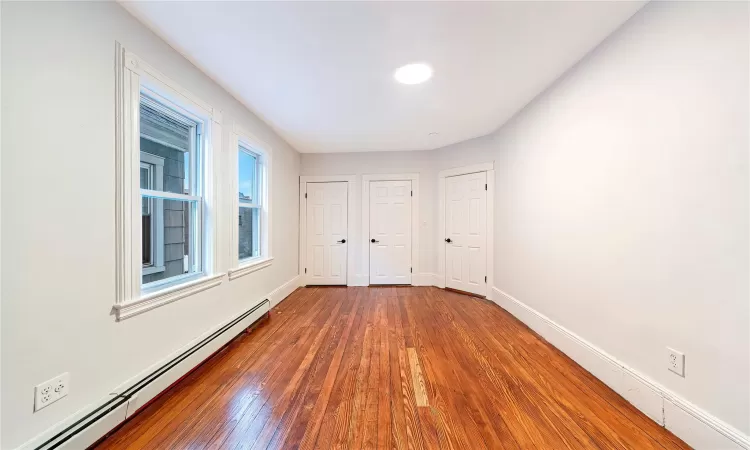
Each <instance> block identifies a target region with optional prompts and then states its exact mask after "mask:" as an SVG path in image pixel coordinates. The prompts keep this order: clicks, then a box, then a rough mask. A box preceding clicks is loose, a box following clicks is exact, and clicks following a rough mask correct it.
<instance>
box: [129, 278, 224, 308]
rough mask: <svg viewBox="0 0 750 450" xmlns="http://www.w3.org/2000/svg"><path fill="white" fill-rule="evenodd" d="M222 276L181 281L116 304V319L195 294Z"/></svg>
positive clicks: (216, 284) (215, 282)
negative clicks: (130, 300)
mask: <svg viewBox="0 0 750 450" xmlns="http://www.w3.org/2000/svg"><path fill="white" fill-rule="evenodd" d="M223 278H224V274H223V273H220V274H218V275H211V276H204V277H201V278H199V279H197V280H194V281H189V282H187V283H181V284H178V285H176V286H171V287H168V288H166V289H162V290H160V291H158V292H154V293H152V294H147V295H144V296H143V297H141V298H139V299H138V300H135V301H132V302H128V303H120V304H117V305H115V307H114V308H115V313H116V315H117V320H124V319H127V318H130V317H133V316H136V315H138V314H141V313H144V312H146V311H150V310H152V309H154V308H157V307H159V306H162V305H166V304H167V303H172V302H173V301H176V300H179V299H181V298H185V297H188V296H190V295H193V294H197V293H198V292H203V291H205V290H206V289H211V288H212V287H215V286H218V285H220V284H221V282H222V281H223Z"/></svg>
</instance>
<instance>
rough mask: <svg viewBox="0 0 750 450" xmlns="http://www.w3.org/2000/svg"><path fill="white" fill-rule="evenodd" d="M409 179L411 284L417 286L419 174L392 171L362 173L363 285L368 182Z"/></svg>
mask: <svg viewBox="0 0 750 450" xmlns="http://www.w3.org/2000/svg"><path fill="white" fill-rule="evenodd" d="M372 181H411V190H412V193H413V195H412V199H411V267H412V273H411V285H412V286H419V285H420V282H421V281H420V280H416V278H418V275H419V208H420V203H419V174H418V173H394V174H373V175H362V205H361V206H362V235H361V236H360V237H361V239H360V240H361V241H362V246H363V247H362V272H363V273H362V274H361V276H362V277H364V280H363V281H364V285H365V286H368V285H369V284H370V243H369V241H370V182H372Z"/></svg>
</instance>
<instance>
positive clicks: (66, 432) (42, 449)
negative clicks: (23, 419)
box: [34, 299, 271, 450]
mask: <svg viewBox="0 0 750 450" xmlns="http://www.w3.org/2000/svg"><path fill="white" fill-rule="evenodd" d="M270 304H271V301H270V300H269V299H265V300H263V301H261V302H260V303H258V304H257V305H256V306H254V307H253V308H251V309H250V310H248V311H247V312H245V313H243V314H242V315H240V316H239V317H237V318H236V319H234V320H232V321H231V322H229V323H227V324H226V325H224V326H222V327H221V328H219V329H218V330H216V331H214V332H213V333H211V334H210V335H209V336H207V337H205V338H204V339H202V340H201V341H200V342H198V343H197V344H195V345H194V346H192V347H190V348H189V349H187V350H185V351H184V352H182V353H180V354H179V355H178V356H176V357H174V358H173V359H171V360H170V361H169V362H167V363H166V364H164V365H163V366H161V367H159V368H158V369H156V370H154V371H153V372H151V373H150V374H148V375H147V376H145V377H143V378H142V379H140V380H139V381H137V382H136V383H134V384H133V385H132V386H130V387H129V388H127V389H126V390H124V391H123V392H122V393H120V394H118V395H116V396H113V397H112V399H111V400H109V401H107V402H106V403H104V404H102V405H101V406H99V407H98V408H96V409H94V410H93V411H91V412H89V413H88V414H86V415H85V416H83V417H81V418H79V419H78V420H76V421H75V422H73V423H72V424H71V425H69V426H68V427H66V428H65V429H63V430H62V431H60V432H58V433H57V434H55V435H54V436H52V437H51V438H49V439H47V440H46V441H44V442H43V443H41V444H40V445H38V446H36V447H34V450H53V449H56V448H61V447H63V446H65V447H67V446H68V445H71V444H73V441H79V440H80V439H76V438H77V437H78V436H80V435H81V434H82V433H84V432H85V431H87V430H89V429H91V428H92V427H94V426H96V425H97V422H99V421H101V419H103V418H105V417H106V416H107V415H109V414H111V413H113V412H115V411H117V410H118V409H121V408H122V407H123V406H125V405H127V403H128V402H129V401H130V400H131V399H134V398H135V396H136V395H137V394H138V393H139V392H141V391H143V389H145V388H147V387H149V386H150V385H151V384H152V383H154V382H155V381H157V380H158V379H159V378H160V377H162V376H163V375H165V374H166V373H168V372H169V371H170V370H172V369H173V368H175V367H177V366H178V365H179V364H180V363H182V362H183V361H185V360H186V359H188V358H189V357H190V356H192V355H194V354H195V353H197V352H199V351H200V350H201V349H203V348H205V347H206V346H208V345H210V344H211V343H212V342H214V343H215V341H216V340H217V339H219V338H221V337H226V336H224V335H225V333H227V332H228V331H229V330H231V329H232V328H233V327H235V326H237V325H238V324H240V323H241V322H243V321H245V320H247V319H248V318H249V317H250V316H252V315H253V314H256V316H257V317H256V318H255V319H254V320H252V321H251V322H250V323H248V324H247V325H246V326H245V327H247V326H250V325H252V323H254V322H255V321H256V320H257V319H258V318H260V317H261V316H262V314H263V313H265V312H268V311H269V310H270ZM258 313H260V314H258ZM235 336H236V335H233V336H231V338H234V337H235ZM231 338H229V339H227V341H226V342H229V340H231ZM222 346H223V345H222ZM219 348H221V346H220V347H218V348H217V350H218V349H219ZM212 353H213V352H211V354H212ZM208 356H210V354H209V355H206V358H207V357H208ZM204 360H205V359H202V360H201V361H200V362H202V361H204ZM191 369H192V367H191V368H189V369H187V370H186V371H185V373H187V372H189V371H190V370H191ZM169 385H171V383H169V384H167V386H169ZM160 392H161V390H159V391H158V392H157V394H156V395H158V393H160ZM156 395H154V397H155V396H156ZM125 413H127V411H123V417H122V420H120V419H119V418H118V419H114V420H115V421H114V422H108V424H109V423H114V426H116V425H118V424H119V423H120V422H122V421H124V420H125V419H126V417H127V416H125ZM130 413H131V414H132V411H130ZM131 414H128V416H130V415H131ZM108 424H105V427H104V428H102V429H101V430H92V431H98V433H97V432H95V433H94V435H96V434H99V436H95V437H94V440H91V438H90V437H89V439H83V440H82V441H91V442H88V443H86V442H77V443H76V444H74V445H76V448H85V447H88V446H89V445H91V444H93V443H94V442H96V440H97V439H98V438H101V437H102V436H104V435H105V434H106V433H108V432H109V431H111V429H112V428H113V427H110V426H108ZM80 444H83V445H80ZM71 448H72V447H71Z"/></svg>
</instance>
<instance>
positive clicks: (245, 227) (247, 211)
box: [238, 208, 260, 260]
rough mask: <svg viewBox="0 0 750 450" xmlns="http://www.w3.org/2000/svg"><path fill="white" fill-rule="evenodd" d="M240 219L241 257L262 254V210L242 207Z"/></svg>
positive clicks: (245, 257)
mask: <svg viewBox="0 0 750 450" xmlns="http://www.w3.org/2000/svg"><path fill="white" fill-rule="evenodd" d="M239 221H240V223H239V233H238V237H239V258H240V259H241V260H242V259H247V258H254V257H256V256H260V210H259V209H258V208H240V217H239Z"/></svg>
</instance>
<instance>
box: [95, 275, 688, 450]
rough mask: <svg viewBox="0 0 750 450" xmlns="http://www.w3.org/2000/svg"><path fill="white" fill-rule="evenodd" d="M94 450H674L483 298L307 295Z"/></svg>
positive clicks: (386, 290)
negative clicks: (383, 449)
mask: <svg viewBox="0 0 750 450" xmlns="http://www.w3.org/2000/svg"><path fill="white" fill-rule="evenodd" d="M96 448H97V449H102V450H103V449H123V448H129V449H233V448H243V449H266V448H268V449H277V448H301V449H312V448H320V449H332V448H342V449H362V448H409V449H412V448H444V449H451V448H455V449H459V448H461V449H464V448H465V449H484V448H488V449H506V448H507V449H529V448H541V449H565V448H573V449H578V448H601V449H610V448H620V449H621V448H627V449H651V448H670V449H671V448H688V447H687V445H685V444H684V443H683V442H682V441H680V440H679V439H678V438H676V437H675V436H674V435H672V434H671V433H669V432H668V431H667V430H665V429H664V428H662V427H660V426H659V425H657V424H656V423H654V422H653V421H651V420H650V419H648V418H647V417H646V416H644V415H643V414H642V413H640V412H639V411H638V410H636V409H635V408H634V407H632V406H631V405H630V404H629V403H628V402H627V401H625V400H624V399H623V398H622V397H620V396H619V395H617V394H616V393H615V392H613V391H612V390H611V389H609V388H608V387H606V386H605V385H604V384H603V383H601V382H600V381H599V380H597V379H596V378H594V377H593V376H592V375H590V374H589V373H588V372H586V371H585V370H583V369H582V368H581V367H579V366H578V365H577V364H576V363H574V362H573V361H572V360H570V359H569V358H568V357H566V356H565V355H563V354H562V353H561V352H559V351H558V350H557V349H555V348H554V347H552V346H551V345H549V344H548V343H547V342H545V341H544V340H543V339H541V338H540V337H539V336H537V335H536V334H535V333H533V332H532V331H530V330H529V329H528V328H527V327H526V326H524V325H523V324H522V323H521V322H519V321H517V320H516V319H515V318H514V317H512V316H511V315H510V314H508V313H507V312H505V311H504V310H503V309H501V308H499V307H497V306H496V305H494V304H492V303H490V302H488V301H485V300H482V299H477V298H473V297H469V296H465V295H461V294H457V293H453V292H448V291H444V290H440V289H437V288H433V287H382V288H364V287H352V288H344V287H341V288H337V287H320V288H315V287H313V288H304V289H300V290H297V291H296V292H295V293H293V294H292V295H291V296H290V297H289V298H287V299H286V300H285V301H283V302H282V303H281V304H279V305H278V306H277V307H276V308H274V309H273V310H272V311H271V314H270V317H269V318H268V319H267V320H265V321H264V322H262V323H261V324H259V325H258V326H257V327H256V328H255V329H254V330H253V331H252V332H250V333H247V334H243V335H241V336H240V337H239V338H237V339H235V340H234V341H233V342H232V343H231V344H229V345H228V346H227V347H226V348H225V349H224V350H222V351H221V352H220V353H218V354H216V355H215V356H214V357H213V358H211V359H210V360H208V361H207V362H206V363H205V364H203V365H202V366H201V367H200V368H198V369H197V370H196V371H194V372H193V373H191V374H190V375H189V376H188V377H186V378H185V379H184V380H182V381H181V382H180V383H178V384H176V385H175V386H174V387H172V388H171V389H170V390H169V391H167V392H166V393H165V394H164V395H162V396H161V397H159V398H158V399H157V400H156V401H155V402H153V403H152V404H151V405H149V406H147V407H146V408H145V409H144V410H143V411H141V412H140V413H139V414H137V415H136V416H134V417H133V418H132V419H131V420H130V421H129V422H127V423H125V424H124V425H123V426H122V427H120V428H119V429H118V430H117V431H116V432H114V433H113V434H112V435H111V436H109V437H108V438H107V439H105V440H104V441H102V442H101V443H99V445H98V446H97V447H96Z"/></svg>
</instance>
